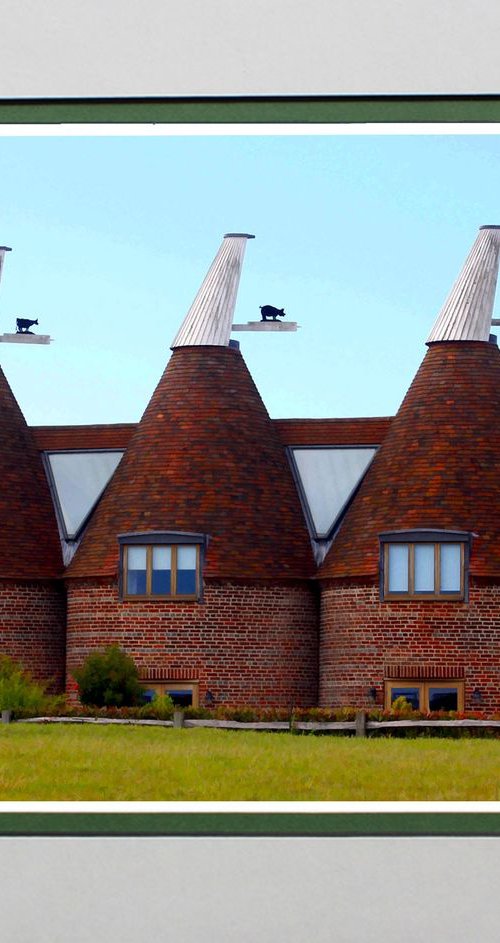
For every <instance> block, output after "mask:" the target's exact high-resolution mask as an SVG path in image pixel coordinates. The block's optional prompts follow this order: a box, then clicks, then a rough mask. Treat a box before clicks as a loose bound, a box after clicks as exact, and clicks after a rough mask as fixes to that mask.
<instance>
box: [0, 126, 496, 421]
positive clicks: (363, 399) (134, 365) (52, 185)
mask: <svg viewBox="0 0 500 943" xmlns="http://www.w3.org/2000/svg"><path fill="white" fill-rule="evenodd" d="M499 171H500V137H499V136H497V135H496V134H494V135H473V136H469V135H462V134H461V135H452V136H448V135H447V136H443V135H435V134H426V135H415V134H412V135H398V136H392V135H390V136H382V135H376V136H373V135H362V136H351V135H341V136H339V135H335V136H330V135H325V136H287V135H276V136H271V137H268V136H261V135H258V136H247V137H246V136H243V135H242V136H219V137H214V136H190V137H182V136H177V137H18V138H15V137H0V181H1V189H0V244H6V245H9V246H12V247H13V252H11V253H9V254H8V255H7V258H6V261H5V267H4V273H3V278H2V282H1V284H0V333H3V332H4V331H10V330H13V328H14V319H15V317H19V316H22V317H30V318H37V317H38V319H39V321H40V324H39V328H38V330H39V332H40V333H47V334H51V335H52V336H53V337H54V338H55V342H54V343H53V344H52V345H51V346H50V347H36V346H23V347H21V346H20V345H6V344H2V345H1V347H0V358H1V364H2V367H3V369H4V371H5V372H6V374H7V377H8V379H9V381H10V383H11V386H12V388H13V390H14V393H15V394H16V396H17V398H18V401H19V403H20V405H21V407H22V409H23V411H24V413H25V415H26V417H27V420H28V422H30V423H33V424H59V423H61V424H62V423H94V422H95V423H99V422H121V421H123V422H132V421H136V420H138V419H139V418H140V416H141V414H142V412H143V410H144V408H145V406H146V404H147V402H148V399H149V397H150V395H151V393H152V391H153V389H154V387H155V385H156V383H157V381H158V378H159V376H160V374H161V372H162V370H163V367H164V365H165V363H166V361H167V359H168V357H169V345H170V342H171V340H172V338H173V337H174V335H175V333H176V331H177V329H178V327H179V324H180V323H181V321H182V319H183V318H184V315H185V313H186V311H187V310H188V308H189V306H190V304H191V302H192V300H193V298H194V296H195V294H196V292H197V290H198V288H199V285H200V283H201V281H202V279H203V277H204V276H205V273H206V271H207V269H208V267H209V265H210V263H211V261H212V259H213V256H214V255H215V253H216V251H217V249H218V247H219V245H220V241H221V238H222V236H223V234H224V233H225V232H251V233H255V235H256V239H255V241H251V242H249V243H248V247H247V251H246V256H245V262H244V267H243V274H242V278H241V282H240V291H239V298H238V304H237V309H236V316H235V320H236V321H243V322H245V321H248V320H252V319H255V320H258V319H259V306H260V305H263V304H273V305H276V306H278V307H280V308H281V307H284V308H285V310H286V312H287V318H288V319H289V320H295V321H298V323H299V324H300V325H301V328H300V330H299V331H298V332H297V333H296V334H276V335H269V334H261V335H256V336H248V335H244V334H235V335H234V336H235V338H237V339H238V340H240V343H241V349H242V353H243V356H244V357H245V360H246V362H247V364H248V366H249V368H250V371H251V373H252V375H253V377H254V379H255V381H256V383H257V386H258V387H259V389H260V392H261V394H262V397H263V399H264V402H265V403H266V405H267V408H268V410H269V412H270V414H271V415H272V416H273V417H293V416H309V417H321V416H370V415H372V416H373V415H390V414H393V413H394V412H395V411H396V410H397V408H398V406H399V403H400V402H401V399H402V397H403V396H404V393H405V392H406V389H407V388H408V386H409V384H410V382H411V380H412V378H413V375H414V373H415V371H416V369H417V367H418V365H419V363H420V361H421V359H422V357H423V355H424V353H425V350H426V348H425V339H426V337H427V335H428V333H429V330H430V328H431V326H432V324H433V321H434V319H435V317H436V315H437V313H438V311H439V308H440V307H441V305H442V303H443V301H444V299H445V297H446V295H447V294H448V291H449V289H450V288H451V285H452V283H453V281H454V279H455V277H456V276H457V274H458V272H459V270H460V268H461V266H462V263H463V261H464V259H465V257H466V255H467V253H468V251H469V249H470V246H471V245H472V243H473V241H474V239H475V237H476V234H477V230H478V228H479V226H481V225H483V224H485V223H497V224H498V223H500V205H499V204H500V183H499V181H500V173H499Z"/></svg>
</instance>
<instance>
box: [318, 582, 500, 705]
mask: <svg viewBox="0 0 500 943" xmlns="http://www.w3.org/2000/svg"><path fill="white" fill-rule="evenodd" d="M412 670H413V677H415V676H416V675H418V676H420V677H430V678H434V679H437V678H439V679H441V680H442V679H446V678H453V677H454V678H460V677H463V678H465V708H466V710H472V709H473V704H472V703H471V694H472V692H473V690H474V689H475V688H476V687H478V688H480V689H481V691H482V695H483V703H482V705H481V710H486V711H500V584H492V583H491V582H487V581H486V580H479V579H476V580H473V581H472V582H471V585H470V601H469V603H456V602H455V603H453V602H416V601H415V602H390V603H388V602H381V600H380V598H379V587H378V581H377V582H376V581H375V580H374V579H362V578H359V579H358V580H338V581H337V580H336V581H328V582H325V583H324V584H323V588H322V594H321V634H320V704H321V705H322V706H324V707H326V706H341V705H355V706H359V707H369V706H372V705H370V701H369V698H368V689H369V688H370V687H371V686H374V687H376V689H377V704H378V705H382V704H383V691H384V676H385V677H398V676H399V677H401V678H402V677H404V676H405V673H406V677H411V676H412ZM476 709H477V708H476Z"/></svg>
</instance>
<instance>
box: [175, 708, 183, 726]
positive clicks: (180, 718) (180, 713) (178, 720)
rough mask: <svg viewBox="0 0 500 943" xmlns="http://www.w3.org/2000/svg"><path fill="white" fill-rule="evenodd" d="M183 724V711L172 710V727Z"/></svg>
mask: <svg viewBox="0 0 500 943" xmlns="http://www.w3.org/2000/svg"><path fill="white" fill-rule="evenodd" d="M183 726H184V711H178V710H174V727H183Z"/></svg>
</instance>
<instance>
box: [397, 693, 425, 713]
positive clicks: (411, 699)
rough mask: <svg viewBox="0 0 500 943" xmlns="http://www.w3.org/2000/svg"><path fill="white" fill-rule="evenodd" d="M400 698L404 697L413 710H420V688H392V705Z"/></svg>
mask: <svg viewBox="0 0 500 943" xmlns="http://www.w3.org/2000/svg"><path fill="white" fill-rule="evenodd" d="M398 697H404V699H405V700H406V701H408V704H411V706H412V707H413V710H415V711H418V710H419V709H420V688H391V704H394V701H396V700H397V698H398Z"/></svg>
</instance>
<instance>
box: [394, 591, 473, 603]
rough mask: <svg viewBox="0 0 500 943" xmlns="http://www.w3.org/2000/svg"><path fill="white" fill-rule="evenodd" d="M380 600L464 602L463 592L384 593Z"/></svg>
mask: <svg viewBox="0 0 500 943" xmlns="http://www.w3.org/2000/svg"><path fill="white" fill-rule="evenodd" d="M381 601H382V602H465V596H464V594H463V593H449V594H446V595H445V594H444V593H413V594H412V595H411V596H410V595H409V593H391V594H390V595H389V594H387V593H386V595H385V596H383V597H382V600H381Z"/></svg>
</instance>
